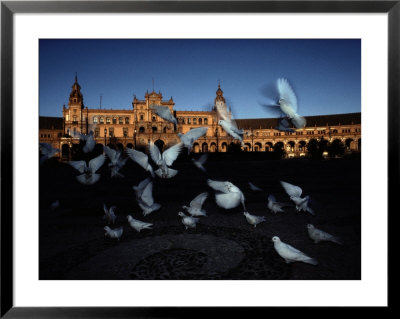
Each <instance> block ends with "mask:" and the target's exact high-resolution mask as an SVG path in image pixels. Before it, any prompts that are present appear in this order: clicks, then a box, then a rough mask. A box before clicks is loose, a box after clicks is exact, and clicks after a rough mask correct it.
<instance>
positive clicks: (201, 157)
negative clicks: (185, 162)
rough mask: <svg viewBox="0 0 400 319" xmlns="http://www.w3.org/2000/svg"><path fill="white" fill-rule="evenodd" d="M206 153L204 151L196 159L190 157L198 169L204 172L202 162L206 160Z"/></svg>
mask: <svg viewBox="0 0 400 319" xmlns="http://www.w3.org/2000/svg"><path fill="white" fill-rule="evenodd" d="M207 158H208V154H207V153H205V154H203V155H201V156H200V157H199V158H198V159H197V160H196V159H194V158H192V162H193V164H194V165H195V166H196V167H197V168H198V169H200V170H202V171H203V172H204V173H205V172H206V169H205V168H204V166H203V165H204V163H205V162H206V161H207Z"/></svg>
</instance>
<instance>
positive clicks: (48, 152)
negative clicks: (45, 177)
mask: <svg viewBox="0 0 400 319" xmlns="http://www.w3.org/2000/svg"><path fill="white" fill-rule="evenodd" d="M39 149H40V152H41V153H42V156H41V157H40V165H43V164H44V162H45V161H46V160H48V159H49V158H51V157H53V156H54V155H55V154H57V153H59V152H60V150H59V149H58V148H54V147H53V146H51V144H49V143H39Z"/></svg>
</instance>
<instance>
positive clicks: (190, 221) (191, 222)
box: [178, 212, 200, 229]
mask: <svg viewBox="0 0 400 319" xmlns="http://www.w3.org/2000/svg"><path fill="white" fill-rule="evenodd" d="M178 215H179V216H181V217H182V224H183V225H185V228H186V229H188V228H196V224H197V223H198V222H199V220H200V218H197V217H192V216H186V215H185V214H184V213H182V212H179V213H178Z"/></svg>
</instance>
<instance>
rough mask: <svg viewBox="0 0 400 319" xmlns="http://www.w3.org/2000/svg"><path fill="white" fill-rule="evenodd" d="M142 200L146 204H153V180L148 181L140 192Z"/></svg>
mask: <svg viewBox="0 0 400 319" xmlns="http://www.w3.org/2000/svg"><path fill="white" fill-rule="evenodd" d="M141 199H142V201H143V202H144V203H145V204H146V205H147V206H151V205H153V204H154V199H153V182H150V183H148V184H147V185H146V187H145V188H144V190H143V193H142V198H141Z"/></svg>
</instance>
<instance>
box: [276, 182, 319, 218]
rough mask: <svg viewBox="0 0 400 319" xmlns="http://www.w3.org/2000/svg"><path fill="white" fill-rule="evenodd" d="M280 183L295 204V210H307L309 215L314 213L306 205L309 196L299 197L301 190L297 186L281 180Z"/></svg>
mask: <svg viewBox="0 0 400 319" xmlns="http://www.w3.org/2000/svg"><path fill="white" fill-rule="evenodd" d="M281 185H282V187H283V188H284V189H285V191H286V193H287V194H288V195H289V197H290V199H291V200H292V201H293V202H294V203H295V204H296V210H297V211H298V212H301V211H304V212H309V213H310V214H311V215H315V213H314V211H313V210H312V209H311V208H310V207H308V202H309V200H310V196H306V197H304V198H301V193H302V192H303V190H302V189H301V188H300V187H299V186H296V185H292V184H289V183H286V182H283V181H281Z"/></svg>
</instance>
